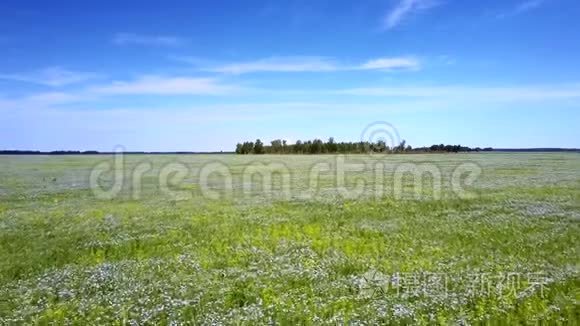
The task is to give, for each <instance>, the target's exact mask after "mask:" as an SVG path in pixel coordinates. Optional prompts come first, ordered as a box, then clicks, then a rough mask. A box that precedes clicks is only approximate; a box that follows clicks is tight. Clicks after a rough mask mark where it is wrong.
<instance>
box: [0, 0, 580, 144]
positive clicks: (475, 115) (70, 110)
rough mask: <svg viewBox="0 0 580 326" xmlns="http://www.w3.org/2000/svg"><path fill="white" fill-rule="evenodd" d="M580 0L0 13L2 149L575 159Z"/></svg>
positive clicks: (31, 6) (20, 6)
mask: <svg viewBox="0 0 580 326" xmlns="http://www.w3.org/2000/svg"><path fill="white" fill-rule="evenodd" d="M578 31H580V2H578V1H577V0H501V1H500V0H490V1H475V0H469V1H459V0H369V1H360V2H355V1H336V0H334V1H330V0H329V1H320V0H310V1H296V0H288V1H249V0H248V1H203V2H202V1H165V2H160V1H122V2H120V1H107V0H103V1H98V2H97V1H94V2H92V3H88V1H42V2H41V1H26V0H19V1H13V0H3V1H2V2H0V49H1V51H0V117H1V119H2V120H1V124H0V149H37V150H58V149H71V150H72V149H79V150H89V149H96V150H103V151H106V150H112V149H113V148H114V147H115V146H116V145H122V146H124V147H125V148H126V149H127V150H150V151H171V150H191V151H208V150H232V149H233V148H234V147H235V143H236V142H238V141H243V140H253V139H256V138H260V139H262V140H264V141H266V142H269V141H270V140H272V139H276V138H285V139H288V140H289V141H295V140H297V139H313V138H316V137H318V138H323V139H326V138H328V137H329V136H334V137H335V139H337V140H339V141H358V140H359V139H360V138H361V132H362V131H363V130H364V129H365V127H366V126H367V125H368V124H371V123H373V122H375V121H387V122H389V123H390V124H392V125H393V126H395V127H396V129H397V130H398V133H399V135H400V137H401V138H403V139H406V140H407V142H408V143H410V144H411V145H413V146H424V145H431V144H434V143H453V144H456V143H459V144H463V145H468V146H481V147H484V146H493V147H498V148H500V147H504V148H505V147H580V128H578V125H580V60H578V58H580V42H579V41H578Z"/></svg>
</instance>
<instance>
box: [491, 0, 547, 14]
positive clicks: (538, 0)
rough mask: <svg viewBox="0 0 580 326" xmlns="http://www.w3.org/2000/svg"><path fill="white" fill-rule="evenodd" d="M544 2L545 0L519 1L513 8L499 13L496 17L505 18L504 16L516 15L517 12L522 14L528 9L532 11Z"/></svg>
mask: <svg viewBox="0 0 580 326" xmlns="http://www.w3.org/2000/svg"><path fill="white" fill-rule="evenodd" d="M545 2H546V0H527V1H524V2H520V3H519V4H518V5H517V6H516V7H515V8H513V9H511V10H509V11H506V12H503V13H500V14H499V15H498V16H497V17H498V18H506V17H511V16H517V15H519V14H523V13H526V12H528V11H532V10H535V9H538V8H540V7H541V6H542V5H543V4H544V3H545Z"/></svg>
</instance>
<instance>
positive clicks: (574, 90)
mask: <svg viewBox="0 0 580 326" xmlns="http://www.w3.org/2000/svg"><path fill="white" fill-rule="evenodd" d="M332 93H333V94H338V95H348V96H365V97H368V96H372V97H415V98H442V99H450V100H455V99H465V100H470V101H472V102H488V101H492V102H493V101H535V100H562V99H578V98H580V84H562V85H544V86H510V87H477V86H432V87H412V86H411V87H400V86H398V87H370V88H351V89H343V90H338V91H332Z"/></svg>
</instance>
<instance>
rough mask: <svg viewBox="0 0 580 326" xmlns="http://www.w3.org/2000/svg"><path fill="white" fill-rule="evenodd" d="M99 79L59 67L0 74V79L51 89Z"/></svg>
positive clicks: (89, 74)
mask: <svg viewBox="0 0 580 326" xmlns="http://www.w3.org/2000/svg"><path fill="white" fill-rule="evenodd" d="M99 77H101V76H100V75H99V74H96V73H91V72H80V71H71V70H67V69H64V68H61V67H48V68H45V69H41V70H38V71H32V72H23V73H11V74H2V73H0V79H5V80H15V81H20V82H27V83H33V84H40V85H46V86H52V87H59V86H65V85H69V84H76V83H80V82H84V81H87V80H90V79H95V78H99Z"/></svg>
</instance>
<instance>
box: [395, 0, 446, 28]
mask: <svg viewBox="0 0 580 326" xmlns="http://www.w3.org/2000/svg"><path fill="white" fill-rule="evenodd" d="M440 4H441V2H440V1H436V0H398V1H397V3H396V5H395V6H394V7H393V8H391V10H390V11H389V12H388V13H387V15H386V16H385V18H384V28H385V29H392V28H395V27H396V26H398V25H399V24H401V23H402V22H403V21H404V20H405V19H406V18H407V17H409V16H411V15H414V14H416V13H418V12H421V11H425V10H427V9H431V8H433V7H436V6H438V5H440Z"/></svg>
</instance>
